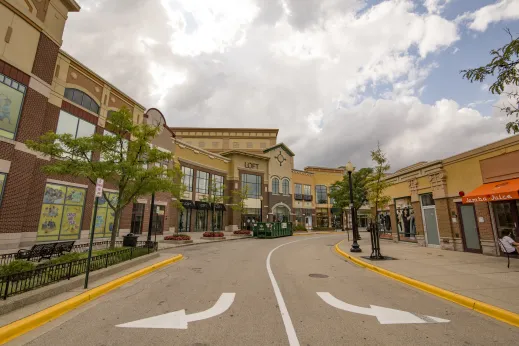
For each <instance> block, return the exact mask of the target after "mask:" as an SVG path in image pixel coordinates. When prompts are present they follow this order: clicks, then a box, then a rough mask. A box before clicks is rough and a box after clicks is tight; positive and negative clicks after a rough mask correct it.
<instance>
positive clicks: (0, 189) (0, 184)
mask: <svg viewBox="0 0 519 346" xmlns="http://www.w3.org/2000/svg"><path fill="white" fill-rule="evenodd" d="M6 178H7V174H4V173H0V208H1V207H2V196H3V194H4V186H5V180H6Z"/></svg>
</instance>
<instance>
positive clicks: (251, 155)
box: [220, 150, 270, 161]
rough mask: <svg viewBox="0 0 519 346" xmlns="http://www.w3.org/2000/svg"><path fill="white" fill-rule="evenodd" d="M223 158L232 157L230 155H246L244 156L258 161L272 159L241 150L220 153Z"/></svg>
mask: <svg viewBox="0 0 519 346" xmlns="http://www.w3.org/2000/svg"><path fill="white" fill-rule="evenodd" d="M220 155H221V156H230V155H244V156H249V157H254V158H257V159H260V160H267V161H268V160H270V157H267V156H264V155H258V154H253V153H250V152H248V151H241V150H229V151H225V152H223V153H220Z"/></svg>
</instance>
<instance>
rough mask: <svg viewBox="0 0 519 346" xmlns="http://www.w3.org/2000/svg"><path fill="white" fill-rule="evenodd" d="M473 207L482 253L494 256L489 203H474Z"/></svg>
mask: <svg viewBox="0 0 519 346" xmlns="http://www.w3.org/2000/svg"><path fill="white" fill-rule="evenodd" d="M474 207H475V209H476V222H477V224H478V230H479V240H480V243H481V249H482V252H483V254H485V255H492V256H496V255H498V252H497V246H496V241H495V238H494V229H493V228H492V220H491V218H490V211H489V203H487V202H481V203H480V202H478V203H474ZM481 221H483V222H481Z"/></svg>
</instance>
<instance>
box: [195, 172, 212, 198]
mask: <svg viewBox="0 0 519 346" xmlns="http://www.w3.org/2000/svg"><path fill="white" fill-rule="evenodd" d="M196 192H198V193H202V194H208V193H209V173H207V172H202V171H197V172H196Z"/></svg>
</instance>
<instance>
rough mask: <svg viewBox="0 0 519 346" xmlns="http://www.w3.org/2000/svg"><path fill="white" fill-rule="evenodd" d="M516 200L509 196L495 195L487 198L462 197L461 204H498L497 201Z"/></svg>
mask: <svg viewBox="0 0 519 346" xmlns="http://www.w3.org/2000/svg"><path fill="white" fill-rule="evenodd" d="M512 199H516V197H514V196H512V195H511V194H496V195H489V196H477V197H464V198H463V203H477V202H498V201H509V200H512Z"/></svg>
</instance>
